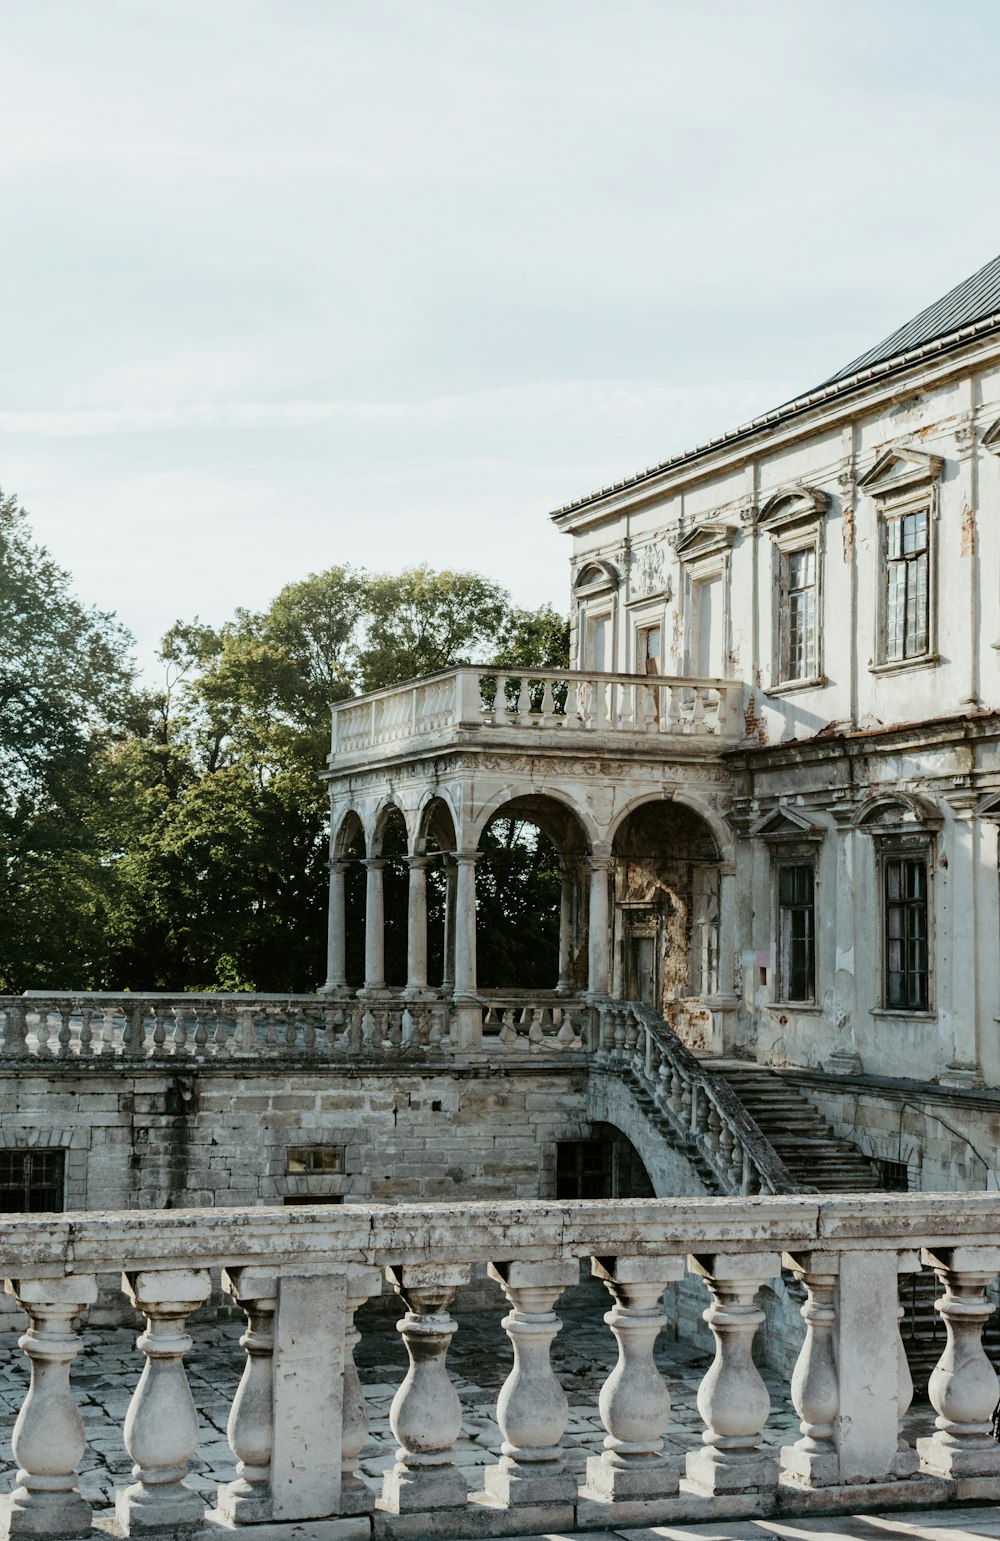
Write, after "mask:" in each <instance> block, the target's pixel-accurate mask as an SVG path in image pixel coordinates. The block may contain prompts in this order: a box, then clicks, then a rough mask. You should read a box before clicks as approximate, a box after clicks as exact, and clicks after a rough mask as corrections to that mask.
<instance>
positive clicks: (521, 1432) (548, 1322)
mask: <svg viewBox="0 0 1000 1541" xmlns="http://www.w3.org/2000/svg"><path fill="white" fill-rule="evenodd" d="M489 1275H490V1277H491V1278H492V1279H496V1281H497V1283H498V1284H500V1285H501V1287H502V1289H503V1292H504V1294H505V1295H506V1296H507V1299H508V1300H509V1301H510V1304H511V1307H512V1309H511V1311H510V1312H509V1314H508V1315H507V1316H505V1317H504V1318H503V1321H502V1322H501V1326H502V1327H503V1329H504V1331H505V1332H506V1334H507V1336H508V1337H509V1338H510V1341H511V1343H512V1345H513V1348H514V1368H513V1369H512V1370H511V1372H510V1374H509V1375H508V1377H507V1379H506V1380H505V1381H504V1384H503V1386H502V1388H501V1390H500V1395H499V1396H498V1398H497V1422H498V1424H499V1425H500V1432H501V1434H502V1435H503V1444H502V1445H501V1447H500V1462H499V1465H497V1466H488V1467H487V1468H486V1491H487V1493H489V1494H491V1495H492V1496H493V1497H494V1498H497V1499H499V1500H500V1501H501V1502H502V1503H503V1504H505V1505H507V1506H508V1507H509V1508H517V1507H520V1506H521V1505H524V1504H531V1505H538V1504H567V1505H570V1506H571V1505H572V1503H573V1500H574V1499H575V1497H576V1479H575V1477H573V1475H572V1474H571V1473H570V1472H568V1471H566V1469H565V1468H564V1466H563V1459H562V1445H561V1440H562V1436H563V1431H564V1430H565V1428H566V1420H567V1418H568V1417H569V1404H568V1402H567V1401H566V1394H565V1392H564V1391H563V1389H562V1386H561V1385H560V1384H559V1382H558V1380H557V1379H556V1377H555V1375H554V1374H553V1372H552V1367H551V1365H550V1363H549V1349H550V1347H551V1344H552V1339H553V1338H554V1337H555V1335H556V1333H557V1332H558V1331H559V1329H560V1327H561V1326H562V1323H561V1322H560V1320H559V1318H558V1316H556V1314H555V1312H554V1311H553V1309H552V1308H553V1306H554V1305H555V1303H556V1301H557V1300H558V1298H559V1296H560V1295H561V1294H562V1292H563V1290H565V1289H568V1288H569V1286H570V1285H571V1284H576V1282H577V1280H578V1279H579V1276H580V1270H579V1266H578V1264H577V1263H576V1260H575V1259H570V1260H569V1261H567V1260H565V1259H563V1260H560V1261H557V1262H547V1263H491V1264H490V1265H489ZM571 1520H572V1508H570V1512H569V1514H568V1516H567V1521H566V1522H567V1523H568V1522H569V1521H571Z"/></svg>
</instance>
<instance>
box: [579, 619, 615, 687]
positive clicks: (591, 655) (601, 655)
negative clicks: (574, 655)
mask: <svg viewBox="0 0 1000 1541" xmlns="http://www.w3.org/2000/svg"><path fill="white" fill-rule="evenodd" d="M610 629H611V628H610V625H609V617H608V616H606V615H592V616H590V617H589V618H588V620H587V647H586V662H585V667H586V668H588V669H593V670H594V671H595V672H596V673H598V674H603V673H605V672H606V670H607V667H608V633H609V631H610Z"/></svg>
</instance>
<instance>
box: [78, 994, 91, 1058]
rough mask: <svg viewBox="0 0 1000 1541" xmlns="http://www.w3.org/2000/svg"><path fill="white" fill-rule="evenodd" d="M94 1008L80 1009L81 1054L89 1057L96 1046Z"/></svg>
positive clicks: (85, 1007) (83, 1007) (84, 1007)
mask: <svg viewBox="0 0 1000 1541" xmlns="http://www.w3.org/2000/svg"><path fill="white" fill-rule="evenodd" d="M93 1022H94V1008H93V1006H81V1008H80V1054H81V1056H89V1055H90V1054H91V1053H92V1052H93V1045H94V1028H93Z"/></svg>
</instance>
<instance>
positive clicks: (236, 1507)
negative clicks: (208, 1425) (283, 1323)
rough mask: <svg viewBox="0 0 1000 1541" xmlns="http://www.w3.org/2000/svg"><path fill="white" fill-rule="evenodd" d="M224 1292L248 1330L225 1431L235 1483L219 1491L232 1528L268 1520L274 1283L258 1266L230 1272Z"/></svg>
mask: <svg viewBox="0 0 1000 1541" xmlns="http://www.w3.org/2000/svg"><path fill="white" fill-rule="evenodd" d="M222 1288H223V1289H224V1290H225V1291H226V1294H227V1295H231V1296H232V1298H233V1299H234V1300H235V1301H236V1302H237V1303H238V1304H239V1305H241V1306H242V1307H243V1310H244V1312H245V1313H246V1319H247V1330H246V1332H245V1333H244V1334H243V1336H242V1337H241V1338H240V1347H241V1348H243V1349H245V1350H246V1364H245V1365H244V1367H243V1377H242V1379H241V1381H240V1384H239V1386H238V1388H237V1391H236V1395H235V1397H234V1398H233V1405H232V1408H231V1410H230V1413H229V1422H228V1424H227V1425H226V1433H227V1434H228V1436H229V1443H230V1446H231V1447H232V1451H233V1454H234V1455H235V1456H236V1481H235V1482H227V1483H225V1484H224V1485H223V1486H222V1487H220V1488H219V1500H218V1502H219V1511H220V1513H221V1514H222V1515H223V1516H224V1518H225V1519H227V1520H229V1521H231V1522H232V1523H233V1524H235V1525H245V1524H252V1523H254V1522H255V1521H259V1520H269V1519H271V1517H272V1505H271V1453H272V1450H273V1447H274V1395H273V1380H274V1313H275V1311H276V1310H277V1306H278V1279H277V1275H276V1274H274V1273H269V1272H267V1271H265V1270H264V1269H261V1268H231V1269H228V1270H225V1271H224V1272H223V1275H222Z"/></svg>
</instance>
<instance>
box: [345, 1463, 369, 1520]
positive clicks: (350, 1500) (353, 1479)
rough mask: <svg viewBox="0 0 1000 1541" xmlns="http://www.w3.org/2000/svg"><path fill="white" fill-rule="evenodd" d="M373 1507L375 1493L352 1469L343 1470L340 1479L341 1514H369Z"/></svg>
mask: <svg viewBox="0 0 1000 1541" xmlns="http://www.w3.org/2000/svg"><path fill="white" fill-rule="evenodd" d="M374 1507H375V1494H374V1493H373V1492H372V1490H371V1488H370V1487H369V1486H368V1484H367V1482H362V1480H361V1478H360V1477H359V1476H357V1474H356V1473H355V1472H353V1471H351V1472H347V1471H345V1472H344V1473H343V1475H342V1476H341V1479H340V1512H341V1514H350V1515H354V1514H371V1512H372V1510H373V1509H374Z"/></svg>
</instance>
